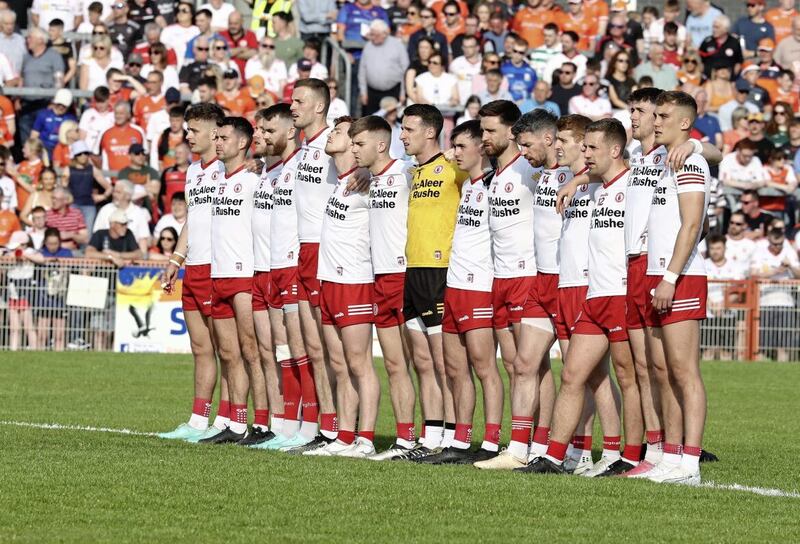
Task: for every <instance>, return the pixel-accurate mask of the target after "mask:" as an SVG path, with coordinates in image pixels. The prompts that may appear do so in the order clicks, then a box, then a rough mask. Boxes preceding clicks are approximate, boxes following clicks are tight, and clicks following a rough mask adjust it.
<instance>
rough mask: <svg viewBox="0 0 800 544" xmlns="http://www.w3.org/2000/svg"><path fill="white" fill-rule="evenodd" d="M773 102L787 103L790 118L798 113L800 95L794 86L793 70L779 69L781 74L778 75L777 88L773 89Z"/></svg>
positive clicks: (799, 111)
mask: <svg viewBox="0 0 800 544" xmlns="http://www.w3.org/2000/svg"><path fill="white" fill-rule="evenodd" d="M775 102H776V103H777V102H786V103H787V104H789V118H790V119H791V118H792V117H794V116H795V115H797V114H798V113H800V97H798V93H797V91H796V89H795V87H794V72H792V71H791V70H781V74H780V76H778V88H777V90H776V91H775ZM774 113H775V112H774V111H773V114H774Z"/></svg>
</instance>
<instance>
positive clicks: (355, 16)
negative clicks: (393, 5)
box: [336, 3, 389, 59]
mask: <svg viewBox="0 0 800 544" xmlns="http://www.w3.org/2000/svg"><path fill="white" fill-rule="evenodd" d="M377 19H381V20H383V21H385V22H386V24H387V25H388V24H389V15H388V14H387V13H386V10H385V9H383V8H382V7H380V6H369V7H366V8H365V7H361V6H359V5H358V4H355V3H352V4H351V3H346V4H345V5H343V6H342V8H341V9H340V10H339V15H338V16H337V17H336V22H337V23H338V24H339V25H344V39H345V41H348V42H357V43H359V44H361V45H362V46H363V45H364V44H365V43H366V41H365V40H364V37H363V36H361V28H362V25H363V27H364V28H366V27H368V26H369V24H370V23H371V22H372V21H375V20H377ZM351 53H352V55H353V57H354V58H357V59H358V58H361V50H360V49H356V50H351Z"/></svg>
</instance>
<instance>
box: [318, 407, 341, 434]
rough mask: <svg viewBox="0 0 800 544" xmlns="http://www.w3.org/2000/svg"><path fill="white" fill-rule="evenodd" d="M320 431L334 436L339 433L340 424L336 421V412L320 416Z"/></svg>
mask: <svg viewBox="0 0 800 544" xmlns="http://www.w3.org/2000/svg"><path fill="white" fill-rule="evenodd" d="M319 430H320V431H327V432H329V433H334V434H336V433H337V432H338V431H339V422H338V421H337V419H336V412H334V413H332V414H320V415H319Z"/></svg>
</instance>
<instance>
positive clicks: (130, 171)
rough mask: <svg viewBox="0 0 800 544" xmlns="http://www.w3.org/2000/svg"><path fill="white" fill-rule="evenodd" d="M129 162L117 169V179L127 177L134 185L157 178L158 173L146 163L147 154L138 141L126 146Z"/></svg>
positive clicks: (144, 183)
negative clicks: (127, 164)
mask: <svg viewBox="0 0 800 544" xmlns="http://www.w3.org/2000/svg"><path fill="white" fill-rule="evenodd" d="M128 154H129V155H130V158H131V163H130V165H129V166H126V167H125V168H123V169H122V170H120V171H119V174H118V175H119V179H127V180H128V181H130V182H131V183H132V184H134V185H143V186H144V185H147V184H148V183H149V182H150V180H152V179H159V174H158V172H156V171H155V170H154V169H152V168H150V167H149V166H148V165H147V155H146V154H145V152H144V146H143V145H142V144H140V143H134V144H131V146H130V147H129V148H128Z"/></svg>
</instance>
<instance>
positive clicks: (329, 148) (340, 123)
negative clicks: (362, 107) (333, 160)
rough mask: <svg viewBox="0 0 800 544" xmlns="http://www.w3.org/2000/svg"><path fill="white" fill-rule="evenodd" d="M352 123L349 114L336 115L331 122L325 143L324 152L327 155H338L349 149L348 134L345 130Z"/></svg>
mask: <svg viewBox="0 0 800 544" xmlns="http://www.w3.org/2000/svg"><path fill="white" fill-rule="evenodd" d="M352 124H353V118H352V117H350V116H349V115H345V116H342V117H337V118H336V120H335V121H334V122H333V129H332V130H331V132H330V134H328V141H327V142H326V143H325V153H327V154H328V155H331V156H333V155H339V154H341V153H347V152H348V151H350V147H351V146H350V136H348V134H347V131H348V130H350V126H351V125H352Z"/></svg>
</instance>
